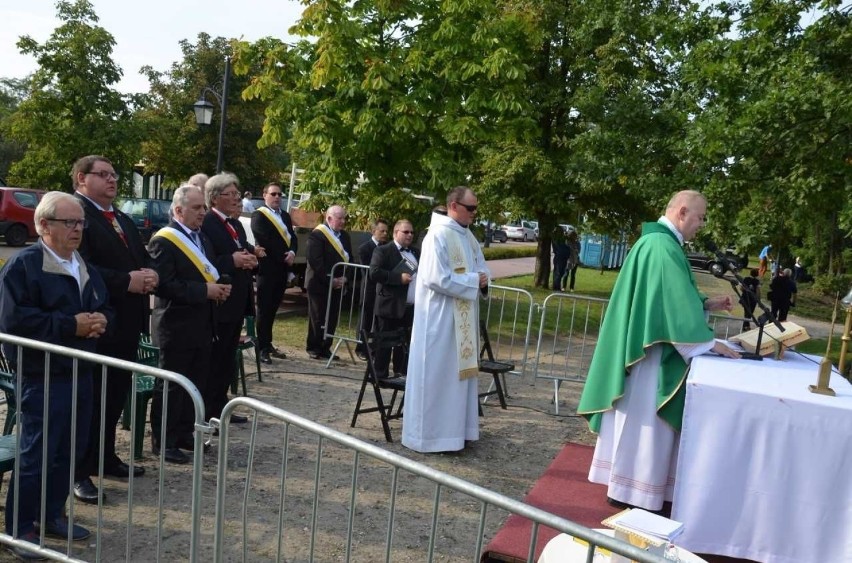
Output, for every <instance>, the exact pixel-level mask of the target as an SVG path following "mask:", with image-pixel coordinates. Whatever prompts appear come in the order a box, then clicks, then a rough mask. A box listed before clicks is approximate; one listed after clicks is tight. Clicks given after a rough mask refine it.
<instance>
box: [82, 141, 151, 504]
mask: <svg viewBox="0 0 852 563" xmlns="http://www.w3.org/2000/svg"><path fill="white" fill-rule="evenodd" d="M71 179H72V182H73V184H74V187H75V189H76V190H77V191H76V194H75V196H76V197H77V199H78V200H79V201H80V204H81V205H82V206H83V211H84V214H85V216H86V221H87V224H88V226H87V227H86V228H85V229H83V238H82V241H81V243H80V255H81V256H82V257H83V260H84V261H85V262H86V263H87V264H89V265H90V266H91V267H92V268H93V269H95V270H97V271H98V273H99V274H100V275H101V277H102V278H103V280H104V282H105V283H106V286H107V290H108V291H109V303H110V306H111V307H112V309H113V311H114V312H115V319H114V321H113V330H111V331H110V332H109V333H108V334H105V335H104V336H103V337H101V338H99V339H98V340H97V352H98V354H103V355H105V356H110V357H111V358H118V359H120V360H127V361H131V362H133V361H136V355H137V349H138V348H139V335H140V334H142V333H143V332H145V333H147V332H148V318H149V314H150V308H151V305H150V303H151V299H150V294H151V293H152V292H153V291H154V290H155V289H156V287H157V281H158V276H157V272H156V271H155V270H154V269H153V266H154V262H153V260H151V257H150V256H149V255H148V250H147V249H146V248H145V245H144V243H143V242H142V236H141V235H140V234H139V231H138V230H137V229H136V224H135V223H134V221H133V219H132V218H131V217H128V216H127V215H125V214H124V213H122V212H121V210H119V209H117V208H116V207H114V206H113V202H114V201H115V198H116V196H117V195H118V174H116V173H115V169H114V168H113V166H112V163H111V162H110V161H109V160H108V159H106V158H104V157H103V156H98V155H90V156H84V157H83V158H80V159H79V160H77V162H75V163H74V166H73V168H72V169H71ZM132 382H133V376H132V375H131V373H130V372H129V371H127V370H124V369H118V368H113V367H109V368H107V381H106V384H107V385H106V392H105V393H104V394H101V387H102V385H101V370H95V372H94V374H93V386H94V402H93V403H92V407H93V412H92V423H91V426H90V432H89V448H88V449H87V450H86V452H80V453H81V454H82V457H81V459H80V462H79V463H78V464H77V468H76V475H75V477H74V481H75V482H74V496H75V497H77V499H78V500H80V501H82V502H87V503H89V504H97V502H98V489H97V487H96V486H95V484H94V483H93V482H92V479H91V476H92V475H97V474H98V466H99V463H98V460H99V458H100V435H101V405H102V404H103V405H105V418H104V427H103V431H104V475H107V476H110V477H120V478H126V477H129V476H130V467H129V466H128V465H127V464H126V463H124V462H123V461H121V459H120V458H119V457H118V455H116V451H115V427H116V424H117V423H118V419H119V417H120V416H121V411H122V410H124V404H125V400H126V398H127V392H128V391H129V390H130V386H131V384H132ZM144 473H145V469H144V468H143V467H140V466H138V465H136V466H134V467H133V476H134V477H141V476H142V475H143V474H144ZM104 498H106V497H105V496H104Z"/></svg>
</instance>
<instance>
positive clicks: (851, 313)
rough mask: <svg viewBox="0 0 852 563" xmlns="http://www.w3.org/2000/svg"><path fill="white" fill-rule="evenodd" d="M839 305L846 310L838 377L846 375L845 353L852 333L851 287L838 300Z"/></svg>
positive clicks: (851, 338)
mask: <svg viewBox="0 0 852 563" xmlns="http://www.w3.org/2000/svg"><path fill="white" fill-rule="evenodd" d="M840 303H841V304H843V308H844V309H846V324H845V325H844V327H843V336H841V337H840V340H841V344H840V361H839V362H838V363H837V369H838V371H840V375H846V352H847V351H848V349H849V341H850V340H852V336H850V332H852V287H850V288H849V293H847V294H846V297H844V298H843V299H841V300H840Z"/></svg>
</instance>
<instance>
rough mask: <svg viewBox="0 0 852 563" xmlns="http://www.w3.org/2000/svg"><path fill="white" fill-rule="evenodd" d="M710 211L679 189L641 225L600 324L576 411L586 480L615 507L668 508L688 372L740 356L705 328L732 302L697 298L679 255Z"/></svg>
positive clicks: (701, 199)
mask: <svg viewBox="0 0 852 563" xmlns="http://www.w3.org/2000/svg"><path fill="white" fill-rule="evenodd" d="M706 210H707V202H706V200H705V199H704V196H703V195H701V193H699V192H696V191H691V190H687V191H681V192H678V193H677V194H675V195H674V196H673V197H672V199H671V200H670V201H669V204H668V206H667V207H666V211H665V215H663V216H662V217H660V219H659V220H658V221H657V222H655V223H645V224H644V225H643V226H642V236H641V237H640V238H639V240H638V241H637V243H636V244H635V245H634V246H633V248H632V249H631V250H630V253H629V254H628V255H627V259H626V260H625V261H624V265H623V266H622V267H621V272H620V273H619V275H618V279H617V280H616V283H615V287H614V289H613V292H612V297H611V298H610V302H609V307H608V308H607V311H606V315H605V317H604V322H603V325H602V327H601V332H600V336H599V340H598V344H597V347H596V348H595V354H594V356H593V358H592V363H591V365H590V366H589V374H588V377H587V379H586V385H585V387H584V389H583V394H582V396H581V397H580V405H579V408H578V412H579V414H581V415H582V416H584V417H585V418H586V419H588V421H589V427H590V428H591V430H592V431H594V432H596V433H597V434H598V440H597V445H596V447H595V454H594V458H593V459H592V467H591V469H590V471H589V480H590V481H592V482H593V483H601V484H605V485H607V486H608V492H607V496H608V497H609V499H610V500H611V501H613V503H614V504H626V505H630V506H636V507H640V508H644V509H646V510H659V509H661V508H662V506H663V501H666V500H668V501H670V500H671V498H672V492H673V490H674V470H675V467H676V464H677V448H678V439H679V433H680V426H681V419H682V416H683V406H684V398H685V395H686V389H685V386H684V382H685V381H686V372H687V365H688V363H689V361H690V359H691V358H693V357H694V356H698V355H700V354H703V353H706V352H709V351H711V350H712V351H713V352H716V353H717V354H720V355H723V356H726V357H729V358H739V354H738V353H737V352H736V351H734V350H732V349H730V348H729V347H728V346H726V345H725V344H723V343H721V342H717V341H715V340H714V338H713V330H712V329H711V328H710V326H709V324H708V322H707V315H708V313H709V311H719V310H726V311H730V310H731V309H732V308H733V306H734V301H733V299H732V298H731V296H730V295H726V296H720V297H712V298H708V297H707V296H705V295H703V294H702V293H701V292H700V291H699V290H698V287H697V285H696V283H695V277H694V275H693V273H692V270H691V268H690V266H689V262H688V261H687V259H686V255H685V254H684V252H683V248H682V245H683V243H684V242H686V241H689V240H691V239H692V238H693V237H694V236H695V233H697V232H698V230H699V229H700V228H701V227H703V226H704V218H705V213H706Z"/></svg>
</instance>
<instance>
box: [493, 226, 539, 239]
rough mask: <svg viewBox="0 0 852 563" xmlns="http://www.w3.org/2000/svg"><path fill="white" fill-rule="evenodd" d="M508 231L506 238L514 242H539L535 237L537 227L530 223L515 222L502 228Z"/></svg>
mask: <svg viewBox="0 0 852 563" xmlns="http://www.w3.org/2000/svg"><path fill="white" fill-rule="evenodd" d="M500 228H501V229H503V230H504V231H506V236H507V237H509V238H510V239H512V240H520V241H524V242H526V241H528V240H537V238H536V236H535V227H533V226H532V223H530V222H529V221H515V222H514V223H507V224H505V225H503V226H502V227H500Z"/></svg>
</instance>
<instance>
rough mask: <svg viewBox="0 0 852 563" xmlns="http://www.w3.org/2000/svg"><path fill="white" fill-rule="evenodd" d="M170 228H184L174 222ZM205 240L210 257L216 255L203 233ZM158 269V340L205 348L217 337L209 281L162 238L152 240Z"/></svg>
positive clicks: (162, 343)
mask: <svg viewBox="0 0 852 563" xmlns="http://www.w3.org/2000/svg"><path fill="white" fill-rule="evenodd" d="M169 226H170V227H174V228H175V229H178V230H181V232H183V231H182V227H181V226H180V225H178V224H177V223H175V222H174V221H172V222H170V223H169ZM200 236H201V242H202V245H203V246H204V252H205V254H206V255H207V256H208V260H210V261H211V262H212V261H213V260H212V258H214V257H215V253H214V252H213V247H212V245H211V244H210V240H209V239H208V238H207V235H205V234H204V233H203V232H202V233H200ZM148 249H149V250H150V252H151V257H152V258H153V259H154V268H155V269H156V270H157V274H159V276H160V285H159V287H158V288H157V297H156V299H155V300H154V313H153V315H152V319H151V320H152V322H151V324H152V327H153V331H152V332H153V336H154V343H155V344H156V345H157V346H159V347H161V348H163V347H168V346H178V345H179V346H183V347H187V348H189V347H201V346H206V345H207V344H209V343H210V342H212V340H213V336H214V327H215V317H214V303H213V301H211V300H209V299H207V282H206V281H205V280H204V276H202V275H201V272H199V271H198V269H197V268H196V267H195V264H193V263H192V262H191V261H190V260H189V258H187V257H186V255H184V253H183V251H181V250H180V249H179V248H178V247H176V246H175V245H174V244H172V243H171V241H169V240H166V239H165V238H162V237H153V238H152V239H151V241H150V242H149V243H148Z"/></svg>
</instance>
